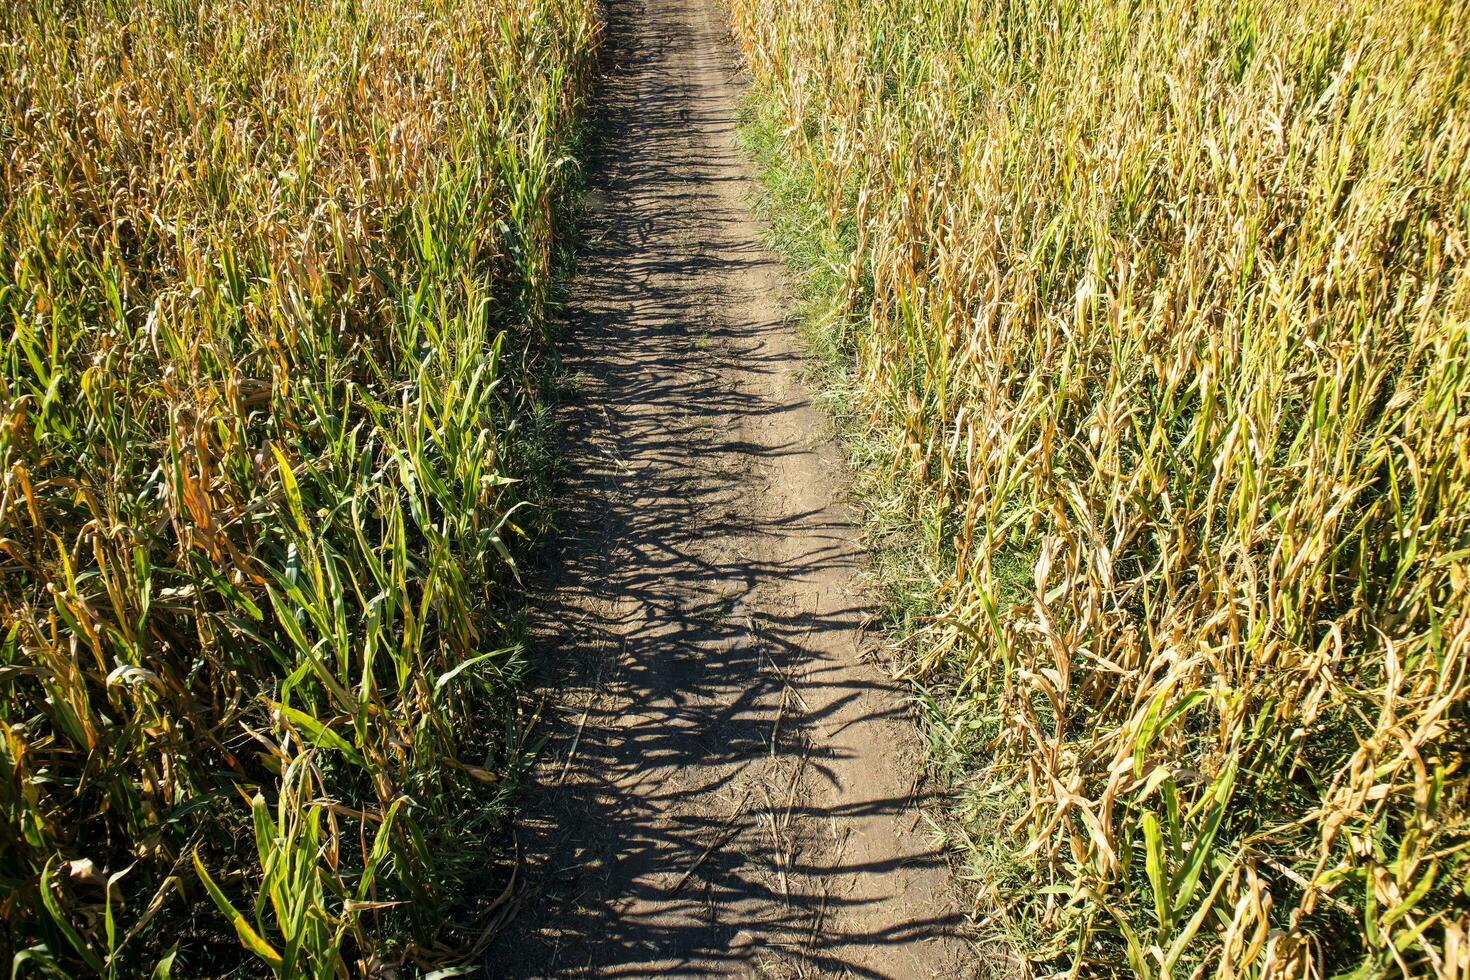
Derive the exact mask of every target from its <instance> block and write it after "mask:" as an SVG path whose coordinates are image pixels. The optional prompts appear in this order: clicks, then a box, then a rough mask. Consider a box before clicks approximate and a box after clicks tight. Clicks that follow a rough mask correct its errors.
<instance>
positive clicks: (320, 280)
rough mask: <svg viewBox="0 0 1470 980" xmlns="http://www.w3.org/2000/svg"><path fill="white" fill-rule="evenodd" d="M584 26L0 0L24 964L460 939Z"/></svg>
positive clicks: (5, 857)
mask: <svg viewBox="0 0 1470 980" xmlns="http://www.w3.org/2000/svg"><path fill="white" fill-rule="evenodd" d="M598 31H599V29H598V21H597V17H596V13H595V10H594V7H593V5H592V4H591V3H590V2H584V0H523V2H512V3H509V4H487V3H483V2H480V0H423V2H418V0H410V2H398V0H393V2H387V0H335V2H331V3H326V4H308V3H304V2H295V0H291V2H287V3H284V4H278V5H276V6H274V7H272V8H271V10H270V11H269V15H268V16H267V15H266V12H265V11H264V10H263V9H262V8H260V7H259V6H258V5H250V4H246V3H239V2H233V0H228V2H225V3H223V4H214V5H210V6H201V5H190V4H186V3H180V2H176V0H128V2H120V3H103V2H99V3H74V2H67V0H22V2H20V3H16V4H12V5H9V6H7V7H6V8H5V10H4V11H3V12H0V150H3V152H0V159H3V161H4V162H3V164H0V166H3V168H4V170H3V179H0V321H3V337H4V347H3V351H0V405H3V412H0V419H3V421H0V474H3V477H0V479H3V486H0V629H3V633H0V736H3V737H0V760H3V764H4V772H5V776H4V778H0V878H3V885H4V898H3V899H0V902H3V905H0V909H3V915H0V918H3V930H4V932H3V936H4V940H5V941H4V944H3V945H4V946H6V947H8V949H9V950H10V952H11V954H12V956H13V958H14V968H15V970H16V971H17V973H18V974H19V975H21V976H36V975H56V976H75V975H88V974H100V975H107V976H119V977H120V976H139V975H147V974H148V973H150V972H151V971H155V968H156V969H157V971H158V973H160V974H162V973H167V972H168V970H169V969H170V968H171V969H172V971H173V973H174V975H184V976H194V975H201V974H203V973H205V972H210V973H223V972H229V971H230V970H232V969H236V968H238V969H240V970H243V971H245V972H254V971H255V970H259V969H269V970H270V971H272V972H274V973H275V974H276V975H279V976H292V977H295V976H304V975H312V976H340V975H344V974H346V973H349V972H351V973H358V972H375V973H379V972H385V971H389V970H393V969H409V970H412V969H416V968H432V967H433V966H435V965H442V964H444V963H453V962H459V961H462V960H464V959H466V958H470V957H472V956H473V955H474V954H475V949H474V941H473V940H474V937H475V936H477V935H478V926H477V924H476V919H477V916H479V915H480V914H481V913H482V912H483V908H481V907H480V906H483V905H484V904H485V901H484V900H481V899H479V898H478V891H479V890H483V888H484V877H485V874H486V870H485V868H486V862H487V859H488V857H489V854H488V852H487V845H488V844H489V842H491V841H492V840H493V838H494V837H495V836H496V835H497V833H498V832H499V829H498V828H499V827H500V824H501V817H502V813H503V802H504V797H505V795H506V794H507V793H508V792H509V791H510V789H511V787H512V786H513V784H514V779H515V775H516V769H517V766H519V765H520V764H521V761H522V755H523V749H524V741H525V739H526V735H527V732H526V729H527V726H528V721H527V720H526V719H525V718H523V717H521V715H520V709H519V708H518V706H517V700H516V698H515V688H516V685H517V683H518V682H519V679H520V677H521V674H522V672H523V670H524V668H525V663H524V654H523V652H522V650H521V648H520V644H519V626H518V613H517V612H516V596H517V589H518V582H517V572H516V567H515V556H516V555H517V554H518V553H523V552H524V549H525V547H526V545H527V543H528V542H530V541H531V540H533V539H534V538H535V536H536V534H537V532H538V530H539V529H540V528H541V527H542V525H543V524H544V522H545V520H546V515H545V513H544V511H543V510H542V509H540V507H539V506H538V505H539V503H540V501H541V499H542V497H543V490H544V482H545V479H546V476H545V474H546V470H547V468H548V463H547V458H546V453H547V450H546V447H545V427H546V413H545V409H544V404H543V395H542V393H541V391H542V382H543V380H544V378H545V376H546V373H547V370H546V368H547V362H548V357H549V352H548V348H547V344H546V328H547V320H548V316H549V313H550V312H551V307H552V305H553V302H554V297H555V274H556V269H557V249H558V234H559V232H558V229H559V227H560V219H561V218H562V217H563V215H564V213H565V211H566V206H567V204H568V202H569V198H570V195H571V194H572V192H573V190H574V188H575V182H576V165H575V163H574V162H573V158H572V153H573V151H574V150H575V140H576V136H577V127H578V125H579V116H580V113H581V107H582V100H583V98H584V96H585V93H586V90H587V86H588V84H589V82H590V79H591V75H592V64H593V55H594V51H595V48H596V45H597V42H598V39H599V32H598ZM222 934H233V935H234V937H235V938H234V940H231V941H230V942H231V944H232V945H236V948H237V949H238V951H239V952H238V955H237V956H235V957H231V956H229V955H222V954H221V952H220V949H221V946H220V938H221V935H222ZM235 940H238V944H236V943H235ZM225 948H228V947H225ZM251 964H254V965H253V966H251Z"/></svg>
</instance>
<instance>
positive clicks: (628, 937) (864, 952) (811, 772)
mask: <svg viewBox="0 0 1470 980" xmlns="http://www.w3.org/2000/svg"><path fill="white" fill-rule="evenodd" d="M608 29H609V38H608V46H609V51H608V57H607V64H608V68H609V77H608V80H607V82H606V86H605V88H604V90H603V92H602V103H603V119H604V134H603V138H602V141H601V150H600V158H599V159H598V160H597V161H596V162H595V165H594V172H595V174H596V176H595V177H594V187H593V195H592V196H593V204H594V211H595V213H594V214H593V216H592V217H591V219H590V222H589V228H588V230H587V242H588V244H587V247H586V250H585V255H584V257H583V260H582V264H581V270H580V273H579V275H578V278H577V281H576V284H575V286H574V297H573V303H572V310H573V315H572V324H571V329H570V331H569V333H570V336H569V338H568V342H567V357H568V359H569V361H570V363H569V367H570V369H571V370H572V371H574V372H575V377H576V379H577V384H578V389H579V390H578V393H577V395H576V397H575V398H574V399H573V400H572V401H573V404H571V405H570V406H568V407H567V409H566V417H565V419H564V423H565V425H566V427H567V430H568V435H569V438H568V442H569V446H568V452H569V453H570V456H571V472H572V479H571V481H570V486H569V487H568V488H567V491H566V499H565V500H564V501H563V503H562V514H563V524H564V526H565V528H566V531H565V533H564V535H563V537H562V540H561V544H560V546H559V547H560V551H559V552H558V553H557V554H556V555H555V556H554V558H553V560H552V565H553V566H554V568H555V570H554V571H550V572H548V573H547V574H546V575H545V576H543V583H544V588H545V592H544V594H541V595H538V596H536V597H535V601H534V602H533V604H532V605H533V608H535V609H538V610H539V612H538V616H539V620H538V622H537V624H536V630H537V639H538V645H539V646H540V647H541V659H542V660H546V661H551V662H554V663H557V664H558V665H560V666H561V667H562V668H564V670H565V671H566V675H567V676H565V677H562V678H558V679H556V683H555V685H554V687H555V690H557V692H558V693H557V697H558V699H560V701H561V704H560V705H559V720H558V721H557V722H555V723H554V732H553V735H552V741H551V742H550V743H549V744H548V746H547V748H546V749H545V751H544V752H543V753H542V757H541V761H540V763H539V764H538V767H537V769H536V771H535V772H534V773H533V776H532V786H531V788H530V790H529V792H528V796H529V803H528V807H529V812H528V813H527V814H526V815H525V820H526V827H527V828H528V829H527V830H526V831H525V832H524V835H523V837H522V841H521V843H522V845H523V847H524V849H525V852H526V854H527V855H530V856H533V857H528V867H527V869H526V873H525V881H527V882H528V883H529V886H528V887H529V889H530V891H528V892H527V893H526V894H524V895H522V896H521V898H520V910H519V913H518V916H517V918H516V920H515V922H514V924H513V925H512V926H511V927H510V928H509V930H508V931H507V933H506V934H505V935H503V936H502V937H501V939H500V940H499V941H498V942H497V943H496V944H495V947H494V948H493V949H492V951H491V960H490V971H491V973H492V974H494V975H497V976H521V977H533V976H534V977H539V976H598V977H653V976H710V975H736V976H748V975H752V974H756V973H760V974H762V975H776V976H790V975H806V976H853V977H893V978H909V977H946V978H949V977H963V976H966V967H965V963H966V962H967V960H968V959H969V957H968V956H967V947H966V944H965V943H964V942H963V941H962V940H960V939H959V938H957V934H958V932H959V929H960V926H961V919H960V917H959V916H958V915H957V914H956V911H955V905H954V904H953V902H952V899H951V894H950V890H949V888H950V886H949V877H948V874H947V870H946V868H945V866H944V862H943V858H942V856H941V855H940V854H939V853H938V851H937V850H936V848H935V847H934V846H933V845H932V844H931V843H930V841H929V839H928V837H927V835H926V834H925V832H924V830H923V825H922V824H921V822H920V817H919V814H918V812H917V810H916V809H915V801H914V799H913V795H914V793H913V790H914V782H915V777H916V774H917V773H918V772H919V769H918V765H917V763H918V757H919V748H918V745H917V740H916V736H915V734H914V733H913V731H912V730H911V728H910V726H909V724H908V723H907V722H906V721H905V720H904V719H903V718H902V716H901V714H900V700H901V697H902V691H900V690H898V689H896V688H895V687H894V686H893V685H892V684H890V683H889V682H887V681H886V680H885V675H884V674H883V672H882V671H881V670H880V669H878V668H877V667H876V666H874V665H873V664H872V663H871V662H870V658H868V657H867V656H866V655H865V654H866V651H867V648H868V646H869V644H867V643H866V642H865V640H864V636H863V626H864V624H865V623H866V622H867V620H868V617H869V615H870V605H869V602H868V600H867V599H866V598H865V597H864V594H863V591H862V587H861V572H862V567H863V561H862V557H861V554H860V553H859V551H858V549H857V546H856V545H855V543H854V539H855V537H856V535H855V532H854V530H853V526H852V523H851V518H850V515H849V514H848V512H847V510H846V508H845V506H844V503H843V499H844V476H843V473H844V470H843V465H842V461H841V457H840V455H839V453H838V452H837V450H836V449H835V448H834V447H833V445H832V444H831V442H830V441H829V439H828V436H827V426H826V424H825V422H824V420H823V418H822V417H821V416H820V414H819V413H818V412H817V410H816V409H815V408H813V407H812V406H811V405H810V404H809V402H808V399H807V395H806V394H805V393H804V392H803V389H802V387H801V384H800V381H799V372H800V369H801V357H800V352H799V350H798V348H797V346H796V343H795V341H794V339H793V338H792V336H791V333H790V330H789V328H788V327H787V326H786V325H785V324H784V323H783V312H784V310H785V309H786V305H787V300H786V294H785V292H784V291H783V288H782V279H781V270H780V268H779V267H778V266H777V265H776V263H775V262H774V260H773V259H772V258H771V257H770V255H768V254H767V252H766V251H765V250H764V249H763V248H762V247H761V245H760V244H759V234H760V229H759V228H758V226H757V225H756V224H755V223H754V222H753V221H752V219H751V218H750V216H749V214H748V212H747V205H748V203H749V201H750V200H751V197H752V194H753V189H752V185H751V182H750V179H749V176H748V174H747V169H746V165H745V163H744V161H743V158H742V156H741V154H740V152H739V150H738V149H737V147H736V144H735V133H734V117H735V111H736V104H737V98H738V95H739V76H738V72H737V62H736V56H735V53H734V51H733V48H732V46H731V44H730V42H729V38H728V34H727V31H726V28H725V25H724V21H723V12H722V11H721V10H720V8H719V7H717V5H716V4H715V3H714V2H713V0H612V2H611V3H610V12H609V25H608Z"/></svg>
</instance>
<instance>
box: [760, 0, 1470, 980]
mask: <svg viewBox="0 0 1470 980" xmlns="http://www.w3.org/2000/svg"><path fill="white" fill-rule="evenodd" d="M731 9H732V13H733V22H734V25H735V31H736V35H737V37H738V39H739V40H740V43H741V45H742V48H743V50H744V51H745V53H746V56H747V60H748V63H749V65H750V67H751V70H752V72H753V74H754V76H755V81H756V93H755V98H754V103H753V107H752V110H751V122H750V125H749V133H750V135H751V140H752V145H753V146H755V147H756V149H757V151H758V152H760V153H761V154H762V155H763V159H764V160H765V162H766V164H767V165H768V166H769V167H770V186H771V188H772V193H773V201H774V204H773V207H774V219H775V221H776V223H777V234H778V239H784V241H785V243H786V244H787V245H789V246H791V248H792V252H793V254H794V255H796V256H797V257H798V258H799V259H800V260H802V261H804V262H805V263H807V264H808V266H809V267H811V268H812V269H813V280H812V286H811V288H812V289H813V290H814V292H815V299H816V300H817V301H818V302H817V303H816V304H815V307H814V308H815V310H816V313H817V316H818V318H819V319H820V320H821V321H822V329H821V337H822V340H823V344H824V346H825V348H826V349H828V350H830V351H832V352H833V354H834V357H835V364H836V368H835V371H834V384H836V385H838V386H841V387H842V388H843V389H844V394H845V398H844V401H846V402H847V403H848V404H850V405H852V406H854V408H853V414H854V417H855V419H856V422H857V425H858V428H859V430H860V431H859V438H858V446H859V448H860V450H861V453H862V456H863V459H865V460H866V461H867V468H868V474H869V476H868V486H869V489H870V490H871V491H872V494H871V499H872V501H873V512H874V515H875V520H877V521H878V522H879V526H880V527H881V528H882V529H885V530H888V531H895V532H898V533H899V536H900V537H902V539H903V540H905V541H906V542H907V543H906V544H904V545H903V546H902V547H901V548H900V549H899V550H900V551H901V552H902V554H900V555H899V558H900V559H901V560H900V561H895V562H894V563H893V565H894V567H900V568H901V567H903V565H904V563H905V562H907V564H908V565H909V566H910V567H911V568H916V569H917V572H916V573H913V574H910V576H909V578H908V579H905V580H903V581H900V582H898V586H899V587H900V588H898V591H899V592H901V593H902V594H903V595H904V596H906V597H907V605H906V606H905V607H904V609H903V610H900V611H901V612H903V616H902V617H900V624H901V625H903V624H907V629H906V631H905V633H904V635H903V636H902V639H903V641H904V648H905V650H906V651H907V653H908V657H907V661H906V662H907V668H906V670H907V673H908V675H909V676H911V677H913V678H915V679H916V680H917V681H920V682H922V683H923V684H924V685H925V690H926V694H925V697H926V698H927V699H928V703H929V708H928V712H929V715H930V719H931V725H930V730H931V735H932V739H933V744H934V746H935V757H936V759H937V760H938V761H939V762H940V763H941V764H943V765H945V766H946V767H948V768H949V770H950V771H951V772H952V773H953V774H954V776H955V779H956V786H957V790H958V811H959V817H960V820H959V822H958V825H957V827H956V829H955V833H954V836H955V838H956V841H957V843H959V844H960V846H962V847H963V848H964V849H965V850H966V852H967V853H968V854H969V855H970V857H971V859H972V863H973V874H974V877H975V878H976V880H977V881H978V882H980V883H981V888H980V891H981V893H982V895H981V903H980V906H979V909H978V911H977V915H978V916H979V917H980V918H982V919H983V920H984V921H985V922H986V923H988V924H989V926H990V927H991V928H993V929H995V930H998V931H999V932H1001V933H1002V934H1004V935H1005V936H1006V937H1007V938H1009V939H1010V940H1011V941H1012V942H1014V943H1016V944H1017V945H1018V946H1019V947H1020V948H1021V949H1022V950H1023V951H1024V952H1025V953H1026V954H1027V955H1028V957H1029V962H1030V963H1031V964H1032V965H1033V967H1034V968H1035V969H1037V970H1039V971H1043V972H1045V971H1052V970H1059V971H1065V972H1070V973H1073V974H1075V975H1138V976H1144V977H1169V976H1173V977H1182V976H1201V975H1219V976H1227V977H1230V976H1250V977H1257V976H1273V977H1287V976H1291V977H1306V976H1329V975H1340V976H1354V977H1374V976H1383V975H1434V976H1441V977H1446V978H1449V977H1460V976H1464V975H1465V973H1466V970H1467V967H1470V961H1467V957H1470V952H1467V948H1470V947H1467V930H1470V896H1467V889H1470V884H1467V874H1470V820H1467V805H1470V777H1467V773H1466V770H1465V760H1464V757H1463V751H1464V742H1465V731H1466V729H1465V723H1466V712H1467V703H1470V697H1467V692H1470V688H1467V678H1466V669H1467V644H1470V602H1467V592H1470V581H1467V575H1466V569H1467V567H1470V566H1467V559H1470V457H1467V455H1466V452H1465V447H1466V445H1467V444H1470V439H1467V437H1470V428H1467V426H1470V421H1467V420H1470V253H1467V238H1470V115H1467V112H1470V77H1467V72H1466V66H1467V65H1470V17H1467V16H1466V13H1465V11H1464V9H1463V5H1459V4H1453V3H1447V2H1443V0H1410V2H1407V3H1403V4H1392V5H1383V4H1376V3H1367V2H1357V0H1346V2H1341V3H1338V2H1331V3H1329V2H1319V0H1305V2H1298V3H1285V2H1280V0H1203V2H1187V3H1186V2H1182V0H1146V2H1143V3H1135V2H1132V0H1128V2H1124V0H1061V2H1058V3H1040V2H1033V0H941V2H936V3H926V4H911V3H902V2H898V0H876V2H858V0H796V2H783V3H776V2H771V0H732V3H731Z"/></svg>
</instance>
